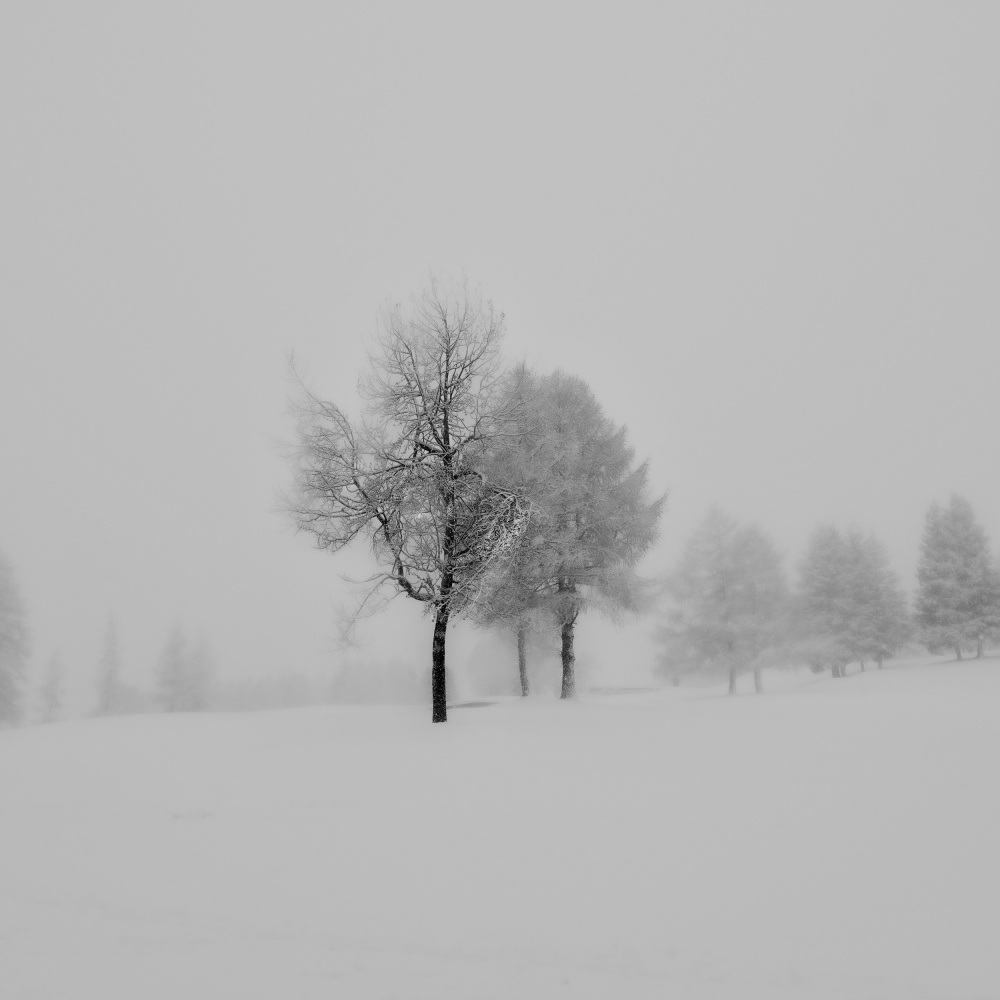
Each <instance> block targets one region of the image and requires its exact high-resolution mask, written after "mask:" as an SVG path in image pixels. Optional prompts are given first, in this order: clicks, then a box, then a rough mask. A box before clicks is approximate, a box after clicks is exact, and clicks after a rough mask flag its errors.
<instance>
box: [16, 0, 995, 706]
mask: <svg viewBox="0 0 1000 1000" xmlns="http://www.w3.org/2000/svg"><path fill="white" fill-rule="evenodd" d="M492 6H493V7H494V8H500V7H501V5H492ZM998 28H1000V8H998V7H997V6H995V5H990V4H982V5H972V4H969V5H952V4H949V5H944V4H942V5H939V6H929V5H925V4H915V3H905V4H894V5H893V4H885V5H878V6H877V7H876V6H874V5H870V4H857V5H848V4H843V3H838V4H830V5H828V6H827V7H825V8H820V7H819V5H812V4H810V5H797V4H768V5H761V4H757V5H754V6H753V7H752V8H751V7H750V6H749V5H745V4H732V5H718V4H705V3H692V4H671V5H655V6H654V5H650V6H631V7H629V8H627V9H626V10H624V11H623V10H622V9H620V5H615V10H614V12H613V13H612V12H611V8H610V5H608V7H607V9H606V12H605V13H604V14H600V13H594V12H590V13H583V12H582V11H581V8H580V6H579V5H569V4H567V5H564V6H561V7H560V6H550V7H546V8H544V9H539V7H538V5H527V6H524V7H520V8H515V7H513V6H511V5H506V4H505V5H502V9H495V10H492V9H491V11H490V12H489V13H487V12H486V11H485V8H484V7H476V6H474V5H471V4H456V5H452V6H446V5H437V4H435V5H428V4H421V5H419V6H418V5H399V6H387V5H376V4H358V5H346V4H343V5H332V4H302V3H298V4H296V3H282V4H272V5H261V4H249V3H239V4H235V3H234V4H219V3H210V2H209V3H204V2H202V3H189V4H182V3H176V2H174V3H169V4H166V3H163V4H139V5H137V4H124V3H122V4H107V3H101V4H96V3H95V4H68V3H67V4H62V5H59V4H44V5H43V4H36V3H7V4H5V5H4V8H3V13H2V14H0V144H2V150H0V163H2V167H0V171H2V187H0V255H2V256H0V337H2V341H0V457H2V463H3V476H2V478H0V549H2V550H3V551H5V552H6V553H7V554H8V556H9V557H10V558H11V560H12V561H13V562H14V564H15V568H16V571H17V573H18V577H19V579H20V582H21V586H22V590H23V591H24V595H25V597H26V599H27V601H28V602H29V604H30V607H31V612H32V619H31V621H32V628H33V632H34V635H35V644H36V657H35V660H36V662H37V663H44V661H45V659H47V658H48V656H49V654H50V652H51V651H52V649H53V648H55V647H60V648H61V649H62V651H63V658H64V660H65V661H66V664H67V667H68V668H69V669H70V670H71V671H75V672H76V673H77V675H78V677H79V678H80V680H79V683H80V684H81V685H82V688H81V689H83V688H86V687H87V686H88V685H90V684H91V678H92V672H93V669H94V663H95V661H96V658H97V656H98V653H99V647H100V640H101V635H102V632H103V629H104V624H105V620H106V616H107V614H108V612H109V610H114V612H115V614H116V616H117V618H118V621H119V628H120V631H121V637H122V642H123V645H124V647H125V653H126V657H127V659H128V662H129V670H130V671H134V677H135V679H139V678H140V677H141V676H143V674H144V672H147V671H148V669H149V666H150V665H151V664H152V662H153V661H154V660H155V657H156V656H157V654H158V652H159V649H160V648H161V646H162V644H163V642H164V640H165V637H166V634H167V631H168V629H169V627H170V625H171V623H172V622H173V621H175V620H180V621H182V622H183V623H185V624H186V625H187V627H188V629H189V630H190V631H192V632H193V631H196V630H197V629H198V628H199V627H200V626H204V627H205V628H207V629H208V630H209V632H210V634H211V636H212V639H213V642H214V645H215V648H216V651H217V654H218V657H219V659H220V661H221V663H222V665H223V667H224V669H225V671H226V673H228V674H230V675H233V676H237V675H239V674H240V673H246V674H249V675H252V674H255V673H260V672H267V671H270V670H274V669H279V668H284V667H289V668H292V667H294V668H299V669H307V670H312V669H317V668H318V667H319V666H320V665H322V664H323V663H324V662H326V661H327V660H328V659H329V657H330V652H329V649H330V639H331V636H332V635H333V633H334V626H333V623H332V619H331V615H330V609H331V606H332V603H333V602H334V601H336V600H339V599H340V598H339V595H340V594H341V593H342V589H343V588H342V586H341V584H340V582H339V573H341V572H344V571H347V570H350V569H352V567H353V568H354V569H357V567H358V565H359V560H358V559H353V560H352V559H350V558H349V559H347V560H342V561H341V560H334V559H331V558H330V557H329V556H326V555H324V554H320V553H317V552H315V551H313V550H312V549H310V547H309V544H308V542H307V540H306V539H305V538H295V537H294V536H293V535H292V533H291V532H290V530H289V529H288V527H287V525H285V524H284V522H283V521H282V519H281V518H280V516H278V515H277V514H275V513H274V507H275V494H276V492H277V490H278V489H280V488H281V487H282V486H283V485H284V484H285V483H286V481H287V470H286V467H285V465H284V463H283V460H282V459H281V457H280V454H279V451H280V449H279V447H278V442H279V441H280V440H281V439H283V438H284V439H287V438H288V437H289V436H290V433H291V426H290V422H289V420H288V418H287V417H286V414H285V399H286V396H287V394H288V389H289V386H288V382H287V379H286V372H285V356H286V354H287V352H289V351H290V350H292V349H294V350H295V351H296V352H297V353H298V355H299V356H300V357H301V358H302V359H303V360H304V361H305V362H306V363H307V365H308V368H309V371H310V373H311V377H312V379H313V381H314V383H315V384H316V385H317V386H318V387H319V388H321V389H323V390H325V391H326V392H327V393H328V394H329V395H330V396H331V397H333V398H335V399H337V400H339V401H341V402H343V403H345V404H347V405H348V406H349V407H350V406H353V404H354V399H355V396H354V384H355V379H356V376H357V373H358V371H359V370H360V368H361V366H362V364H363V363H364V357H365V340H366V338H370V337H371V335H372V334H373V333H374V329H375V315H376V311H377V308H378V306H379V304H380V303H381V302H382V301H383V300H384V299H385V297H386V296H392V297H395V298H405V297H406V296H408V295H409V294H410V292H411V291H414V290H416V289H418V288H419V287H420V285H421V284H422V283H423V282H424V281H425V279H426V276H427V273H428V270H429V269H430V268H434V269H437V270H439V271H441V272H443V273H446V274H450V273H456V272H459V271H463V270H464V272H465V273H466V274H467V275H468V276H469V278H470V280H471V281H472V282H473V283H475V284H479V285H481V287H482V289H483V291H484V293H485V294H486V295H488V296H489V297H491V298H492V299H493V300H494V302H495V303H496V305H497V306H498V307H499V308H500V309H502V310H503V311H504V312H505V313H506V315H507V325H508V330H509V336H508V348H509V351H510V354H511V356H512V357H521V356H526V357H527V359H528V360H529V361H530V362H532V363H534V364H536V365H537V366H539V367H541V368H549V367H553V366H561V367H564V368H566V369H567V370H569V371H572V372H574V373H576V374H579V375H581V376H582V377H583V378H585V379H586V380H588V381H589V382H590V384H591V385H592V386H593V388H594V390H595V391H596V393H597V395H598V396H599V398H600V399H601V400H602V401H603V402H604V404H605V406H606V409H607V411H608V413H609V415H611V416H612V417H613V418H614V419H616V420H618V421H621V422H625V423H627V424H628V426H629V427H630V429H631V432H632V437H633V441H634V443H635V445H636V448H637V451H638V453H639V455H640V456H648V457H649V458H650V460H651V467H652V479H653V483H654V485H655V487H656V489H657V490H666V489H669V491H670V501H669V510H668V512H667V514H666V516H665V518H664V521H663V540H662V542H661V544H660V545H659V547H658V549H657V550H656V552H655V553H654V554H653V555H652V556H651V557H650V559H649V560H648V562H647V564H646V568H647V570H649V571H650V572H659V571H663V570H665V569H667V568H668V567H669V565H670V564H671V563H672V561H673V559H674V557H675V556H676V554H677V552H678V550H679V547H680V545H681V544H682V543H683V540H684V537H685V536H686V534H687V533H688V532H689V531H690V530H691V528H692V527H693V526H694V524H695V523H696V522H697V520H698V519H699V518H700V517H701V516H702V515H703V514H704V512H705V510H706V508H707V507H708V505H709V504H710V503H712V502H713V501H715V502H719V503H720V504H721V505H722V506H724V507H725V508H726V509H727V510H729V511H730V512H731V513H732V514H734V515H735V516H737V517H739V518H741V519H748V520H757V521H759V523H760V524H761V525H762V527H764V528H765V529H766V530H768V531H769V532H770V533H771V534H772V535H773V536H774V537H775V539H776V540H777V542H778V544H779V546H780V547H781V548H782V549H783V550H784V551H785V552H786V554H787V561H788V565H789V567H790V568H792V569H793V568H794V566H795V564H796V563H797V561H798V559H799V557H800V555H801V551H802V548H803V545H804V543H805V540H806V538H807V537H808V534H809V533H810V531H811V530H812V529H813V527H814V526H815V525H816V524H817V523H819V522H821V521H830V520H832V521H836V522H838V523H840V524H846V523H847V522H850V521H854V522H857V523H858V524H859V525H860V526H861V527H863V528H865V529H872V530H874V531H875V532H876V533H877V534H878V535H879V536H880V537H881V538H882V539H883V540H884V541H885V542H886V543H887V544H888V546H889V548H890V551H891V553H892V556H893V560H894V564H895V567H896V569H897V571H898V572H899V573H900V574H901V575H902V577H903V579H904V582H905V583H906V585H907V586H912V583H913V571H914V567H915V563H916V550H917V545H918V542H919V537H920V531H921V528H922V522H923V516H924V512H925V510H926V507H927V505H928V504H929V503H930V501H931V500H933V499H940V500H946V499H947V496H948V494H949V493H951V492H952V491H956V492H959V493H962V494H963V495H965V496H967V497H968V498H969V499H970V500H971V502H972V503H973V505H974V507H975V508H976V511H977V513H978V514H979V517H980V519H981V520H982V521H983V523H984V524H985V525H986V527H987V529H988V530H989V531H990V533H991V535H992V537H993V538H994V539H995V540H996V541H997V542H998V543H1000V473H998V471H997V446H996V433H995V427H996V413H997V410H998V405H997V397H996V391H997V390H996V385H995V382H996V369H997V361H998V360H1000V350H998V348H997V347H996V346H995V345H996V331H997V328H998V323H997V321H998V318H1000V283H998V281H997V275H998V265H1000V235H998V234H1000V185H998V184H997V178H998V177H1000V116H998V114H997V99H998V96H1000V60H998V59H997V56H996V40H997V37H998ZM416 621H418V617H417V614H416V610H415V609H414V608H412V607H411V608H406V609H403V610H400V611H397V612H394V613H393V615H392V617H390V618H389V619H387V620H386V621H385V622H383V623H382V624H381V625H376V627H374V628H373V629H370V630H369V633H368V640H369V642H370V643H371V650H372V652H373V655H382V653H383V652H384V651H385V650H392V651H398V650H400V649H404V648H406V646H407V644H408V641H409V639H410V638H411V637H415V636H417V635H418V633H417V632H415V631H413V630H412V629H411V628H410V624H409V623H411V622H416ZM648 630H649V626H648V625H647V624H642V625H638V626H633V628H632V630H631V632H630V633H629V635H630V637H627V638H626V640H625V646H626V648H631V647H629V643H632V644H633V645H634V648H635V649H640V650H645V649H646V646H645V645H644V644H645V636H646V634H647V633H648ZM595 635H596V633H595ZM584 638H586V633H585V635H584ZM416 641H417V646H416V651H415V653H413V654H412V655H413V656H416V657H419V658H421V659H422V658H424V657H425V655H429V645H430V642H429V635H427V634H426V630H421V631H420V632H419V638H417V640H416ZM595 641H597V640H595ZM611 641H612V640H607V642H608V643H610V642H611ZM606 648H607V650H612V649H613V648H614V647H613V646H612V645H607V647H606ZM583 651H584V650H583V648H582V646H581V653H582V652H583ZM602 655H603V654H602ZM608 655H610V653H609V654H608ZM635 655H645V654H642V653H637V654H635Z"/></svg>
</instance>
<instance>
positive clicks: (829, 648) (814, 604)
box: [798, 525, 856, 677]
mask: <svg viewBox="0 0 1000 1000" xmlns="http://www.w3.org/2000/svg"><path fill="white" fill-rule="evenodd" d="M851 563H852V559H851V552H850V550H849V547H848V544H847V542H846V541H845V540H844V536H843V535H841V533H840V531H839V530H838V529H837V528H836V527H834V526H833V525H822V526H821V527H819V528H817V529H816V531H815V532H814V533H813V536H812V538H811V539H810V541H809V546H808V548H807V549H806V554H805V558H804V559H803V560H802V563H801V566H800V568H799V593H800V600H799V605H798V607H799V615H798V626H799V644H800V648H801V650H802V652H803V654H804V655H805V657H806V660H807V662H808V663H809V665H810V666H811V667H812V668H813V669H814V670H822V669H823V668H825V667H829V668H830V670H831V671H832V673H833V676H834V677H843V676H844V673H845V668H846V666H847V664H848V663H850V662H851V660H853V659H854V658H855V654H856V648H855V644H854V642H853V641H852V638H853V637H852V634H851V633H852V630H851V618H852V614H851V612H852V608H851V603H852V602H851V591H852V587H851V575H852V567H851Z"/></svg>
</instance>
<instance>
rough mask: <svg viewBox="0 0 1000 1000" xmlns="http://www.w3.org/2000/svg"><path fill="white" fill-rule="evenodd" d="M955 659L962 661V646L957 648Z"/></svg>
mask: <svg viewBox="0 0 1000 1000" xmlns="http://www.w3.org/2000/svg"><path fill="white" fill-rule="evenodd" d="M955 659H956V660H960V659H962V647H961V646H956V647H955Z"/></svg>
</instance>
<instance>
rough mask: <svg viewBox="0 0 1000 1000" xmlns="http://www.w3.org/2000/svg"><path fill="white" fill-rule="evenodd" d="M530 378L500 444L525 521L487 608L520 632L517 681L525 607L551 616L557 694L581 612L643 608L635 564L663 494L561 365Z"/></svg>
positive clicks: (624, 438)
mask: <svg viewBox="0 0 1000 1000" xmlns="http://www.w3.org/2000/svg"><path fill="white" fill-rule="evenodd" d="M530 381H531V384H530V388H529V391H527V392H525V393H523V394H522V396H521V402H520V409H519V415H520V421H521V426H520V428H519V432H518V433H512V434H510V435H508V436H507V437H506V438H504V439H501V441H500V443H499V445H498V450H499V451H500V452H501V454H502V453H503V449H504V448H506V450H507V452H508V457H507V461H506V473H505V474H504V475H502V476H501V478H502V479H503V481H504V483H505V485H506V484H508V483H509V484H510V487H511V489H513V490H514V491H516V492H517V493H518V495H523V496H525V497H527V498H528V500H529V501H530V504H529V508H528V509H529V514H528V524H527V527H526V529H525V531H524V532H523V533H522V534H521V537H520V540H519V544H518V545H517V547H516V548H515V550H514V553H513V557H512V559H511V560H510V562H509V563H504V570H505V575H504V577H503V579H502V580H501V583H500V585H499V586H498V587H495V588H494V589H493V590H492V591H489V594H488V597H487V599H486V608H487V613H488V614H489V613H490V612H493V613H498V617H499V619H500V620H501V621H506V622H508V623H509V624H511V625H512V626H514V627H516V629H517V631H518V632H519V634H520V639H521V641H520V642H519V661H520V665H521V676H522V690H524V685H525V683H526V675H525V671H524V648H525V638H526V635H527V632H528V627H527V626H528V623H529V622H530V621H531V616H532V615H534V614H537V612H542V613H543V614H544V615H546V616H548V617H549V618H551V619H552V620H553V621H554V623H555V625H556V627H557V628H558V631H559V635H560V659H561V662H562V685H561V697H563V698H570V697H572V696H573V695H574V694H575V692H576V672H575V663H576V655H575V650H574V640H575V626H576V622H577V619H578V618H579V616H580V615H581V614H582V613H583V612H584V611H586V610H587V609H589V608H595V609H597V610H599V611H602V612H603V613H605V614H607V615H609V616H611V617H612V618H615V617H620V616H621V615H623V614H628V613H631V612H637V611H642V610H645V609H646V606H647V604H648V601H647V597H648V588H647V586H646V585H645V583H644V581H643V580H641V579H640V577H639V576H638V575H637V574H636V572H635V566H636V564H637V563H638V562H639V560H640V559H641V558H642V556H643V555H645V553H646V552H647V551H648V549H649V547H650V546H651V545H652V544H653V542H654V541H655V540H656V537H657V524H658V521H659V518H660V515H661V513H662V510H663V506H664V503H665V500H666V498H665V497H660V498H655V499H654V498H651V497H650V496H649V488H648V465H647V463H645V462H643V463H641V464H639V465H636V464H635V461H634V456H635V452H634V449H633V448H632V447H631V446H630V445H629V443H628V431H627V429H626V428H625V427H618V426H616V425H615V424H614V423H613V422H612V421H611V420H609V419H608V417H606V416H605V414H604V411H603V409H602V408H601V405H600V403H599V402H598V401H597V398H596V397H595V396H594V393H593V392H592V391H591V389H590V387H589V386H588V385H587V383H586V382H584V381H583V380H582V379H580V378H577V377H575V376H572V375H567V374H566V373H564V372H560V371H557V372H554V373H552V374H551V375H546V376H542V377H532V378H531V380H530ZM500 464H501V465H502V464H503V463H502V462H501V463H500ZM498 609H499V611H498Z"/></svg>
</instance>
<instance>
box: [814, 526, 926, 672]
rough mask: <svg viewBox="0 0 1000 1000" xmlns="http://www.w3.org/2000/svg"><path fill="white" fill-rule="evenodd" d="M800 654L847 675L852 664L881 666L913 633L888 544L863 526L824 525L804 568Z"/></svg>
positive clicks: (817, 534)
mask: <svg viewBox="0 0 1000 1000" xmlns="http://www.w3.org/2000/svg"><path fill="white" fill-rule="evenodd" d="M800 595H801V596H800V603H799V608H800V615H799V626H800V637H799V640H800V641H799V652H800V653H801V654H802V655H803V656H804V657H805V659H806V660H807V661H808V662H809V663H810V665H811V666H812V667H814V668H815V669H823V668H824V667H829V668H830V669H831V671H832V673H833V676H834V677H843V676H845V673H846V668H847V664H849V663H851V662H852V661H854V660H857V661H858V663H859V664H860V665H861V669H862V670H864V666H865V661H866V660H874V661H875V662H876V663H877V664H878V665H879V667H881V666H882V664H883V661H884V660H885V659H886V657H890V656H893V655H895V654H896V653H897V652H898V651H899V649H900V648H901V647H902V646H903V645H904V644H905V643H906V642H907V640H908V639H909V637H910V634H911V631H912V629H911V624H910V618H909V615H908V613H907V608H906V595H905V594H904V593H903V591H902V588H901V587H900V585H899V580H898V578H897V576H896V574H895V573H893V571H892V570H891V568H890V567H889V560H888V556H887V555H886V552H885V548H884V546H883V545H882V544H881V542H879V541H878V539H877V538H875V536H874V535H870V534H869V535H865V534H863V533H862V532H861V531H860V530H859V529H858V528H856V527H850V528H848V529H847V531H846V532H844V533H841V532H840V530H839V529H838V528H836V527H834V526H832V525H825V526H822V527H820V528H818V529H817V530H816V532H815V534H814V535H813V537H812V539H811V541H810V544H809V548H808V550H807V552H806V556H805V559H804V560H803V562H802V566H801V582H800Z"/></svg>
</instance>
